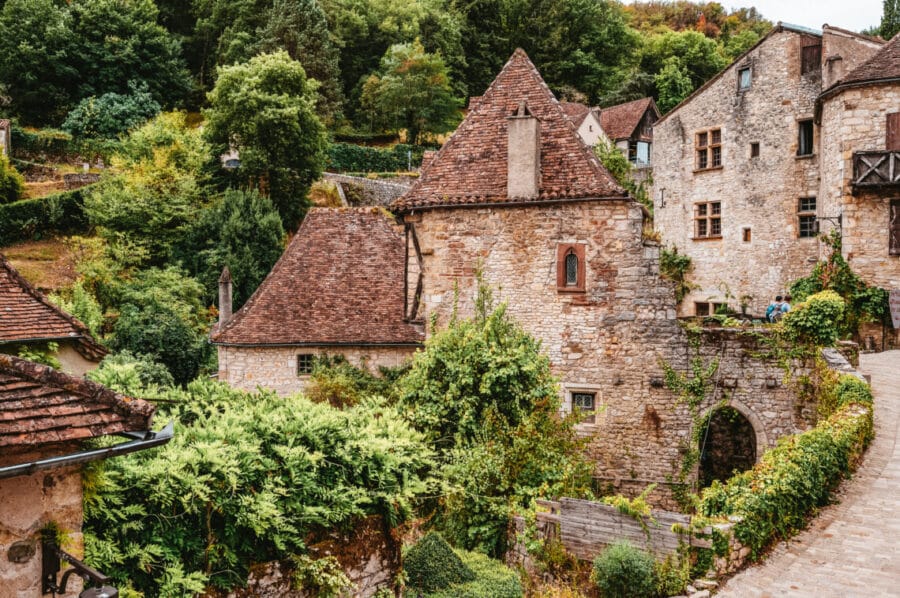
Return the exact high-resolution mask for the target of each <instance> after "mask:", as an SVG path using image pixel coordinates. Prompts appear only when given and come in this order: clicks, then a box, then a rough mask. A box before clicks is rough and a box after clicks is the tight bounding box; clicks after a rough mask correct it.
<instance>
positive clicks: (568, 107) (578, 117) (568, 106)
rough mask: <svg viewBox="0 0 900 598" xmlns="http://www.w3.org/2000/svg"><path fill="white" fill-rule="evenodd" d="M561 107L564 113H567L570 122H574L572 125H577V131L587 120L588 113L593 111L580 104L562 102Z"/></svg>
mask: <svg viewBox="0 0 900 598" xmlns="http://www.w3.org/2000/svg"><path fill="white" fill-rule="evenodd" d="M559 106H560V107H561V108H562V109H563V112H565V113H566V116H568V117H569V120H571V121H572V124H573V125H575V128H576V129H577V128H578V127H579V126H581V123H582V122H583V121H584V119H585V118H587V115H588V113H589V112H590V111H591V109H590V108H589V107H588V106H585V105H584V104H580V103H578V102H560V103H559Z"/></svg>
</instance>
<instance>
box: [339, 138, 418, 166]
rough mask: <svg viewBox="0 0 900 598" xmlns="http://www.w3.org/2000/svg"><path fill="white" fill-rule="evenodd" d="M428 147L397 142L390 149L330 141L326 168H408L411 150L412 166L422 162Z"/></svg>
mask: <svg viewBox="0 0 900 598" xmlns="http://www.w3.org/2000/svg"><path fill="white" fill-rule="evenodd" d="M427 149H428V148H426V147H423V146H420V145H406V144H403V143H398V144H397V145H395V146H393V147H391V148H390V149H383V148H378V147H366V146H364V145H353V144H352V143H332V144H331V145H330V146H329V147H328V162H327V165H326V166H325V168H326V170H334V171H338V172H394V171H398V170H409V166H410V158H409V155H408V153H407V152H412V167H413V168H416V167H418V166H419V164H421V163H422V154H423V153H424V152H425V150H427Z"/></svg>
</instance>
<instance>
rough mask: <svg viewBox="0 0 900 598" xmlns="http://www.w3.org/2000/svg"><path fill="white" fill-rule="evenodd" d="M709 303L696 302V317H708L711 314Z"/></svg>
mask: <svg viewBox="0 0 900 598" xmlns="http://www.w3.org/2000/svg"><path fill="white" fill-rule="evenodd" d="M709 307H710V306H709V303H708V302H706V301H694V315H697V316H708V315H710V312H709Z"/></svg>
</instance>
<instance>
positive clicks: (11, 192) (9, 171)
mask: <svg viewBox="0 0 900 598" xmlns="http://www.w3.org/2000/svg"><path fill="white" fill-rule="evenodd" d="M23 193H25V179H24V177H22V175H21V174H19V172H18V171H17V170H16V169H15V168H13V165H12V164H10V163H9V158H7V157H6V156H0V204H4V203H12V202H14V201H18V200H19V199H21V198H22V194H23Z"/></svg>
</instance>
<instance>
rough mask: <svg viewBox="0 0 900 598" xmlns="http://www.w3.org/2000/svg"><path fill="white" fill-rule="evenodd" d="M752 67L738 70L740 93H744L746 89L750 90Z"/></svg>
mask: <svg viewBox="0 0 900 598" xmlns="http://www.w3.org/2000/svg"><path fill="white" fill-rule="evenodd" d="M750 81H751V79H750V67H749V66H748V67H745V68H742V69H739V70H738V89H739V90H740V91H744V90H745V89H750Z"/></svg>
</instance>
